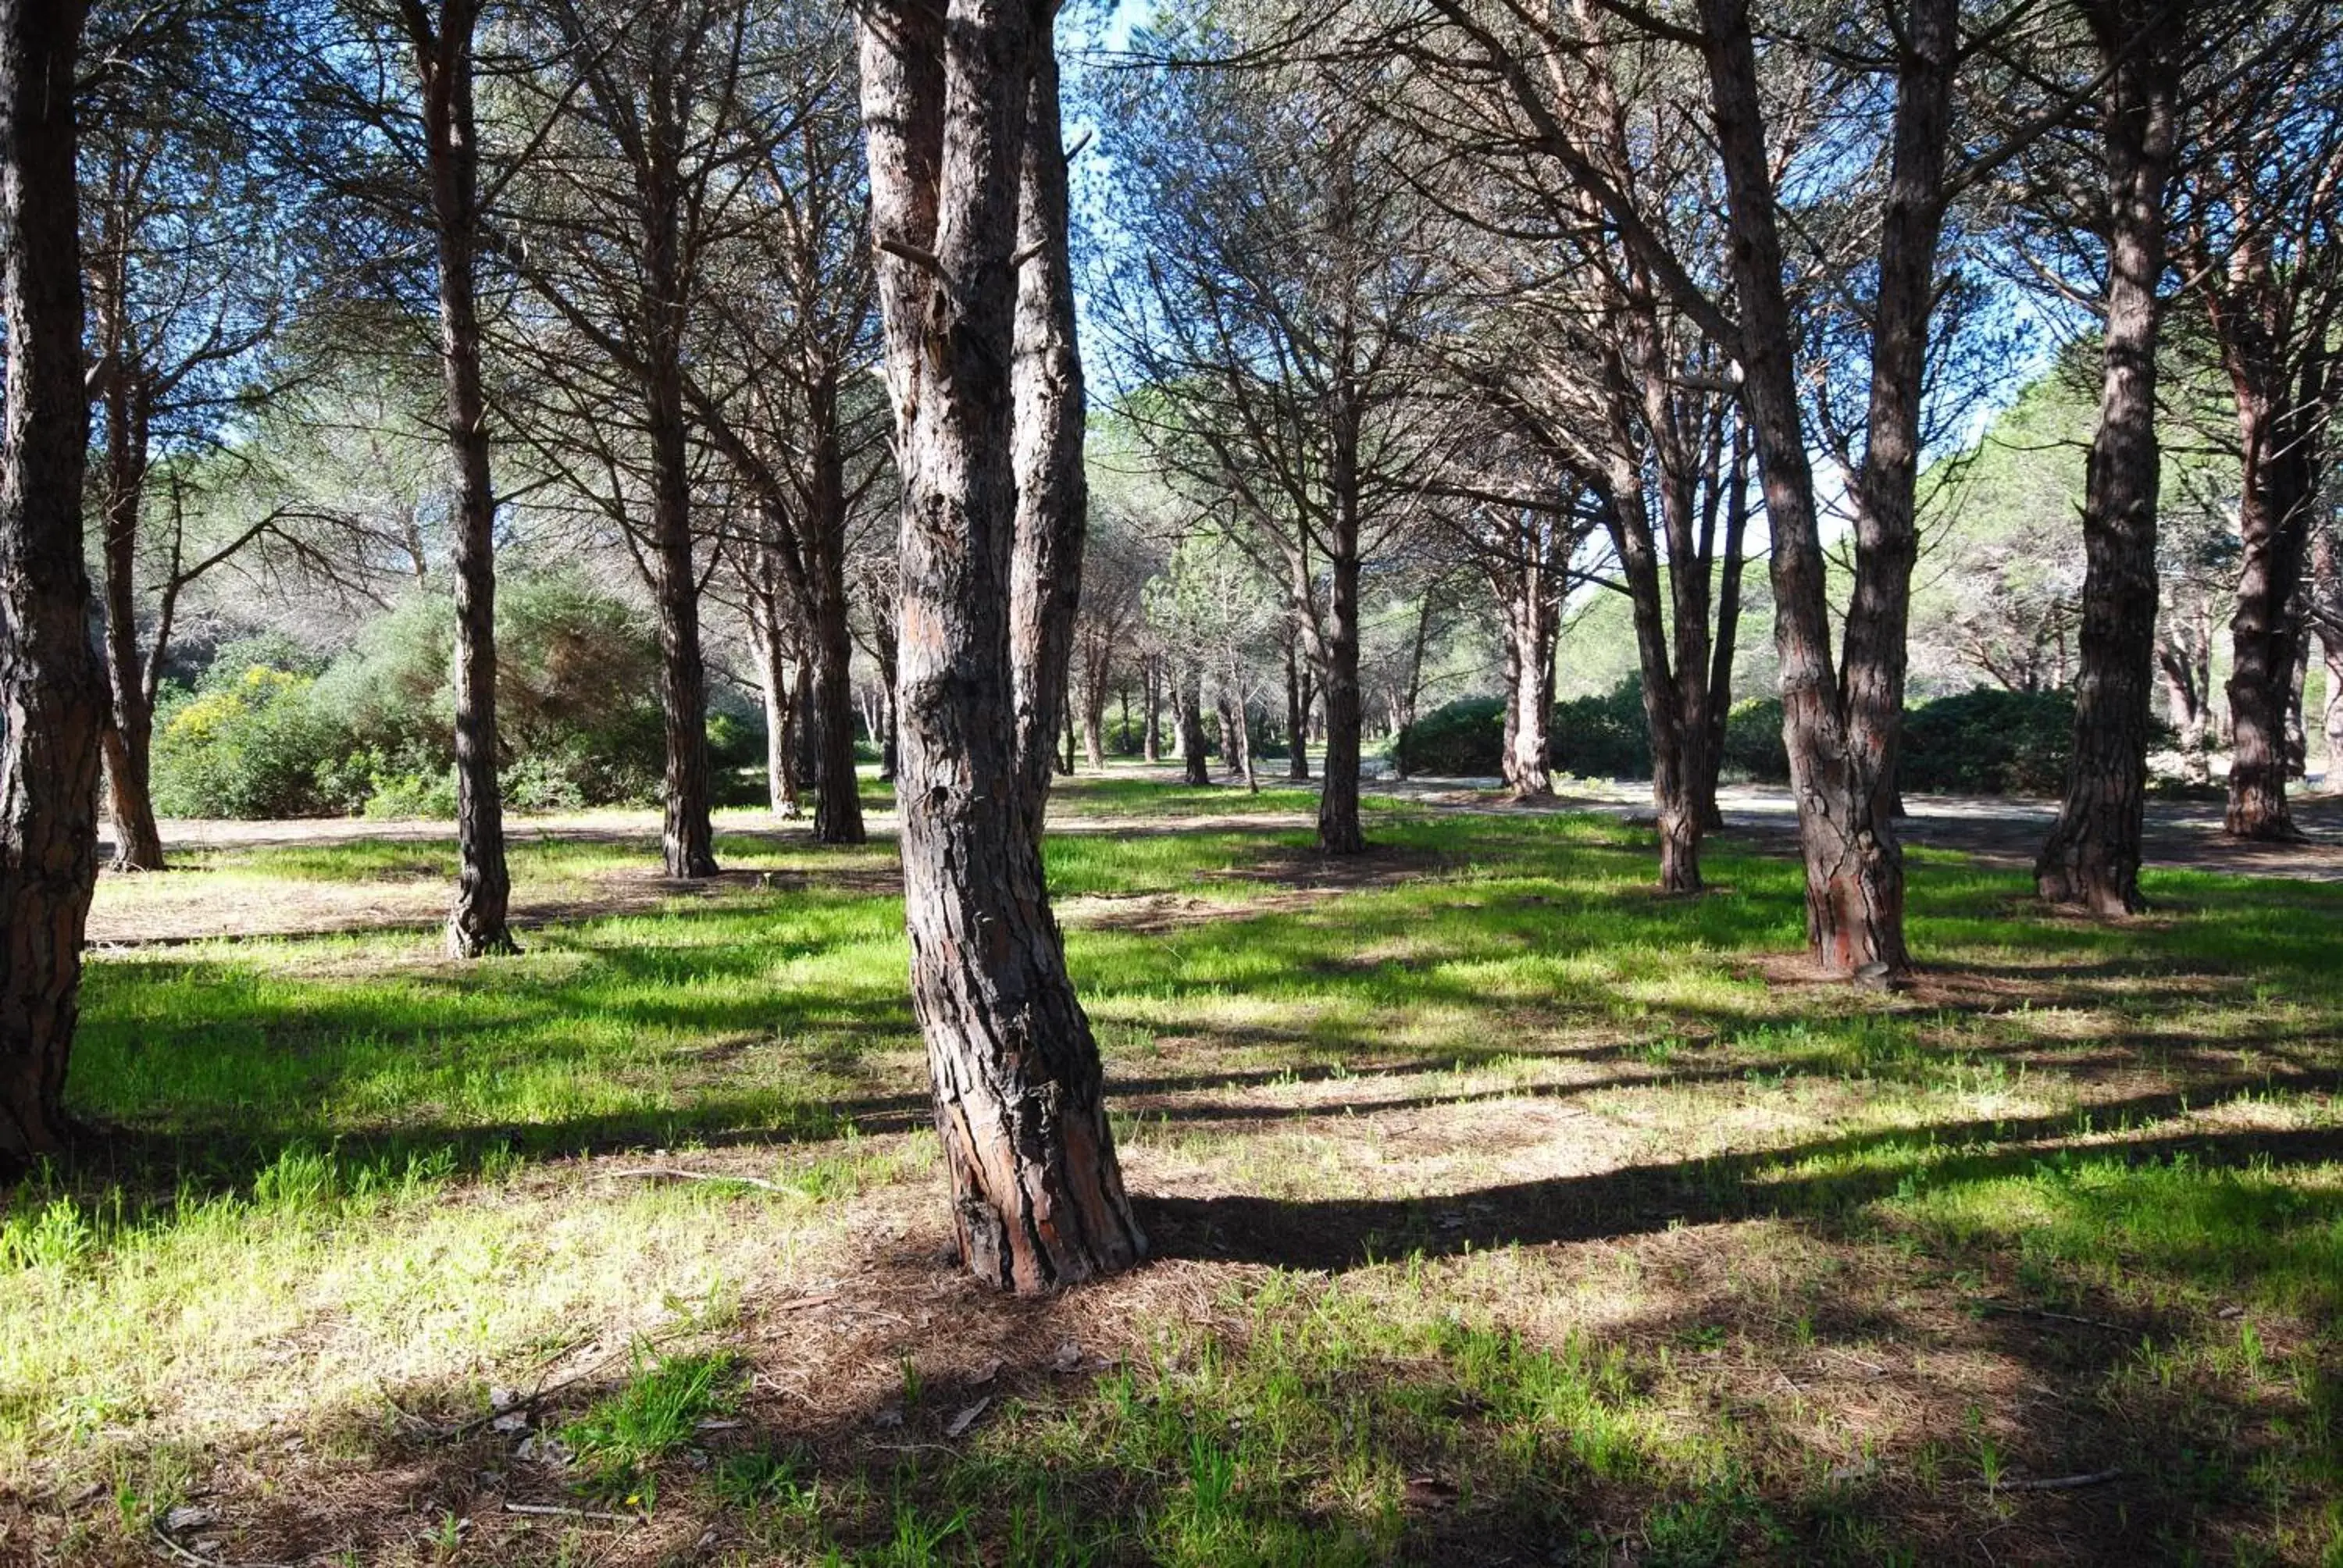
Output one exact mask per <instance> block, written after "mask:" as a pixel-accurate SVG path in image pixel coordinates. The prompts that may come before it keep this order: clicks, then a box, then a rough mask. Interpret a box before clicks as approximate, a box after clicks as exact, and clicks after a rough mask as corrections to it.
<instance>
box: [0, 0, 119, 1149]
mask: <svg viewBox="0 0 2343 1568" xmlns="http://www.w3.org/2000/svg"><path fill="white" fill-rule="evenodd" d="M81 24H82V7H81V5H78V4H75V3H74V0H16V3H15V4H14V5H8V6H6V7H5V8H0V317H5V331H6V337H7V344H8V354H7V420H6V426H5V431H0V620H5V625H6V626H7V628H8V632H9V635H7V636H6V637H5V638H0V719H5V727H6V732H5V738H0V922H5V923H0V1181H11V1180H13V1179H14V1178H15V1177H16V1176H17V1175H19V1174H20V1173H22V1172H23V1171H25V1169H26V1168H27V1167H29V1166H30V1165H31V1164H32V1163H33V1162H34V1161H36V1160H39V1159H42V1158H44V1157H45V1156H49V1155H55V1154H59V1153H62V1152H63V1151H65V1145H66V1141H67V1131H68V1130H67V1125H66V1121H65V1070H66V1066H67V1064H68V1062H69V1061H70V1060H71V1058H72V1054H73V1039H74V1026H75V1021H76V1019H77V1016H78V1011H79V1005H80V992H81V952H82V938H83V932H84V929H85V922H86V920H87V919H88V915H89V900H90V893H91V890H92V888H93V886H94V885H95V883H96V876H97V770H98V749H99V737H100V734H101V732H102V731H103V730H104V729H105V728H106V675H105V671H104V670H103V669H102V668H100V666H99V663H98V660H97V658H96V654H95V652H94V651H93V650H92V649H91V648H90V645H89V621H88V617H89V608H90V604H89V575H88V570H87V568H86V567H85V565H84V561H83V555H82V485H83V480H84V477H85V464H86V462H87V447H88V440H89V405H88V401H87V395H86V393H85V390H84V388H83V384H82V280H81V210H80V193H79V190H78V188H77V186H76V185H75V167H74V67H75V56H76V55H77V54H78V52H79V46H80V42H81Z"/></svg>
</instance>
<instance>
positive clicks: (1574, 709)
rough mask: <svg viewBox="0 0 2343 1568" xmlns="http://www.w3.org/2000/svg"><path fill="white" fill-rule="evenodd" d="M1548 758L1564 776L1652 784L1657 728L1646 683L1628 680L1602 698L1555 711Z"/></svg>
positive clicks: (1558, 705)
mask: <svg viewBox="0 0 2343 1568" xmlns="http://www.w3.org/2000/svg"><path fill="white" fill-rule="evenodd" d="M1546 752H1547V756H1548V758H1549V759H1551V760H1552V762H1553V763H1554V770H1555V771H1556V772H1558V773H1568V774H1573V775H1574V776H1576V777H1578V778H1582V779H1648V778H1650V777H1651V776H1652V727H1651V724H1650V722H1649V721H1648V720H1647V719H1645V718H1644V689H1643V685H1642V683H1641V682H1640V681H1636V680H1623V681H1621V682H1620V683H1619V684H1618V685H1616V686H1614V687H1613V688H1612V689H1610V691H1608V692H1607V693H1605V694H1604V695H1603V696H1601V697H1576V698H1573V699H1570V700H1569V701H1567V702H1557V703H1555V704H1554V718H1553V719H1552V720H1551V728H1550V729H1548V730H1547V732H1546Z"/></svg>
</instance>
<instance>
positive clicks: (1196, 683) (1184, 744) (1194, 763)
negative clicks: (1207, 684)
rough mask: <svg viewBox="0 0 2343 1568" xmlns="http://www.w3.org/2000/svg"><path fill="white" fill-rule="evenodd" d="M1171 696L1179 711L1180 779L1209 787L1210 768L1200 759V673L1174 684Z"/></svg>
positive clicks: (1202, 695)
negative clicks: (1174, 689)
mask: <svg viewBox="0 0 2343 1568" xmlns="http://www.w3.org/2000/svg"><path fill="white" fill-rule="evenodd" d="M1172 685H1173V686H1174V687H1175V688H1176V691H1175V692H1174V695H1173V700H1175V701H1176V702H1177V703H1178V704H1179V707H1180V763H1181V768H1182V778H1183V779H1184V781H1185V782H1187V783H1190V784H1210V783H1211V782H1212V767H1211V765H1210V763H1209V761H1208V760H1207V759H1206V758H1205V755H1204V672H1203V671H1202V670H1201V669H1200V670H1198V671H1196V672H1195V674H1194V676H1193V677H1192V678H1190V679H1187V680H1174V681H1173V682H1172Z"/></svg>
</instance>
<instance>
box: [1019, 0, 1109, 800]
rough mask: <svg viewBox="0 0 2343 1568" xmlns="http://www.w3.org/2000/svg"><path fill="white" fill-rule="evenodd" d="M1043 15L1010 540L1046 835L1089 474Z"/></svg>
mask: <svg viewBox="0 0 2343 1568" xmlns="http://www.w3.org/2000/svg"><path fill="white" fill-rule="evenodd" d="M1027 3H1029V4H1033V5H1044V7H1045V8H1043V9H1041V12H1040V16H1041V42H1040V45H1039V46H1038V48H1037V50H1036V53H1035V54H1034V56H1033V60H1032V66H1031V71H1030V73H1029V74H1028V79H1027V80H1026V82H1025V83H1024V85H1022V86H1021V88H1020V89H1019V93H1020V96H1021V106H1022V108H1023V111H1024V122H1025V123H1024V135H1023V136H1022V138H1021V146H1019V148H1018V150H1017V158H1018V167H1017V171H1016V182H1017V213H1016V237H1017V252H1016V254H1017V256H1018V266H1017V269H1016V278H1015V281H1014V286H1015V289H1016V304H1015V314H1014V322H1013V327H1012V333H1013V337H1012V344H1013V348H1012V352H1013V355H1014V357H1013V359H1012V361H1011V371H1010V387H1011V398H1012V400H1013V403H1014V415H1013V417H1014V421H1015V437H1014V439H1015V442H1016V446H1015V448H1014V451H1013V454H1012V456H1013V461H1014V464H1015V470H1014V472H1015V483H1016V495H1017V510H1016V534H1015V539H1014V542H1013V544H1012V545H1011V568H1010V599H1009V602H1010V628H1009V642H1010V667H1011V684H1012V689H1013V691H1014V695H1015V701H1016V711H1017V726H1018V737H1017V744H1018V759H1019V766H1018V773H1019V798H1020V799H1021V802H1022V804H1023V807H1024V809H1025V811H1026V813H1027V815H1028V816H1029V817H1030V819H1031V829H1032V833H1033V836H1034V838H1035V839H1036V840H1037V841H1038V840H1039V839H1040V837H1041V828H1042V821H1043V819H1044V818H1045V817H1046V816H1047V815H1048V809H1049V800H1050V781H1051V771H1052V768H1053V763H1054V760H1055V759H1054V757H1053V755H1052V753H1053V751H1054V749H1055V748H1054V747H1052V746H1051V736H1052V734H1053V733H1054V731H1055V728H1056V725H1057V722H1058V720H1059V718H1060V716H1061V713H1062V714H1063V716H1064V719H1065V733H1066V739H1067V746H1066V764H1065V770H1066V771H1067V772H1068V773H1071V772H1072V771H1073V770H1074V763H1073V744H1072V741H1073V722H1072V719H1073V714H1072V707H1071V701H1072V694H1071V690H1070V689H1069V686H1070V683H1069V681H1068V679H1067V669H1068V667H1069V666H1070V664H1071V660H1072V657H1073V644H1074V616H1075V612H1076V611H1077V610H1078V609H1079V608H1081V592H1082V546H1083V542H1084V538H1085V536H1086V534H1087V532H1088V530H1089V526H1090V490H1089V487H1088V483H1087V481H1086V479H1085V478H1084V476H1083V471H1082V427H1083V391H1082V364H1081V350H1080V347H1079V346H1078V344H1077V342H1076V339H1075V323H1074V276H1073V260H1072V256H1071V252H1070V251H1069V249H1068V248H1067V245H1066V233H1067V218H1068V206H1067V203H1068V194H1067V186H1066V148H1065V138H1064V132H1063V130H1062V128H1061V124H1060V117H1059V108H1058V61H1057V54H1056V51H1055V49H1054V48H1053V47H1052V46H1051V43H1050V40H1049V29H1050V18H1051V17H1052V16H1054V15H1056V9H1057V7H1056V4H1055V0H1046V5H1045V0H1027Z"/></svg>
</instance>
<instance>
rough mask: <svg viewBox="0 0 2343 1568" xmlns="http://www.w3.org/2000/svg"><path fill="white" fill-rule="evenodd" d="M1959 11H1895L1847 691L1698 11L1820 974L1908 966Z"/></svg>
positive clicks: (1761, 153)
mask: <svg viewBox="0 0 2343 1568" xmlns="http://www.w3.org/2000/svg"><path fill="white" fill-rule="evenodd" d="M1954 13H1955V6H1954V0H1914V4H1912V5H1910V6H1908V7H1907V9H1906V14H1905V17H1904V23H1905V25H1904V30H1903V45H1904V47H1903V55H1902V58H1901V60H1900V61H1899V65H1898V72H1897V89H1896V110H1895V120H1894V126H1893V130H1892V142H1893V151H1892V155H1891V166H1890V170H1889V175H1888V181H1887V188H1886V191H1885V199H1884V203H1883V210H1882V215H1881V216H1882V224H1881V236H1880V244H1879V269H1878V270H1879V276H1878V282H1877V298H1876V301H1875V306H1874V308H1873V317H1874V319H1873V327H1872V335H1871V337H1872V383H1871V401H1870V407H1869V410H1868V413H1869V419H1868V431H1869V434H1868V440H1867V444H1866V447H1865V454H1864V459H1863V464H1862V468H1861V472H1860V473H1859V474H1858V475H1857V476H1856V483H1855V492H1856V498H1857V500H1858V518H1857V522H1856V528H1855V542H1856V561H1855V585H1854V594H1853V598H1852V602H1851V603H1850V605H1849V608H1848V611H1847V615H1846V649H1845V692H1844V696H1843V697H1842V694H1841V685H1840V677H1839V672H1838V671H1837V670H1836V669H1835V668H1834V667H1833V661H1832V658H1831V648H1830V635H1831V625H1830V622H1831V614H1830V601H1829V595H1828V585H1827V578H1826V570H1825V556H1824V552H1823V548H1822V541H1821V536H1820V533H1819V530H1818V528H1817V525H1816V509H1815V489H1814V472H1813V468H1812V466H1811V464H1810V463H1809V461H1808V458H1807V454H1806V443H1805V430H1804V427H1803V424H1802V418H1801V407H1800V402H1799V396H1798V357H1797V356H1798V349H1797V346H1798V343H1799V335H1798V333H1797V330H1796V324H1795V320H1794V318H1793V317H1792V314H1791V311H1790V308H1789V301H1788V298H1787V295H1786V291H1785V286H1784V283H1783V277H1784V261H1783V251H1782V244H1781V236H1780V231H1779V227H1778V224H1777V220H1776V216H1775V196H1774V188H1773V174H1772V168H1771V166H1770V164H1769V162H1768V157H1767V150H1768V149H1767V142H1766V135H1765V116H1764V110H1763V107H1762V105H1761V102H1760V99H1759V95H1758V86H1757V63H1756V52H1755V40H1754V38H1753V36H1752V34H1751V29H1750V23H1749V14H1748V8H1747V3H1746V0H1701V4H1700V15H1701V18H1702V23H1703V30H1704V35H1705V48H1704V54H1705V55H1706V60H1707V65H1708V71H1709V79H1710V86H1711V91H1712V99H1713V103H1712V107H1713V109H1714V111H1715V125H1716V136H1717V145H1718V149H1719V152H1720V154H1721V157H1722V162H1723V166H1724V172H1725V187H1726V196H1727V206H1728V207H1729V216H1730V223H1729V226H1730V231H1731V246H1730V250H1731V260H1732V271H1733V277H1734V282H1735V293H1736V295H1737V297H1738V298H1739V301H1740V307H1741V334H1742V339H1743V343H1742V353H1741V356H1740V357H1741V359H1742V363H1743V367H1744V381H1743V385H1742V403H1743V407H1744V410H1745V413H1746V415H1747V417H1748V419H1749V423H1750V426H1751V429H1752V434H1753V435H1754V437H1755V444H1756V449H1757V455H1758V466H1759V472H1760V473H1761V474H1762V476H1763V477H1764V481H1765V502H1766V512H1767V517H1768V520H1769V522H1770V525H1771V532H1772V536H1773V546H1774V548H1773V578H1774V598H1775V648H1776V650H1777V651H1778V653H1779V655H1780V660H1781V667H1782V708H1783V721H1782V735H1783V741H1784V745H1785V749H1786V750H1787V751H1788V753H1789V758H1790V775H1791V788H1792V790H1793V793H1794V795H1795V799H1796V801H1797V809H1798V838H1799V846H1800V850H1801V854H1802V858H1803V859H1804V860H1805V870H1806V928H1807V939H1808V947H1809V949H1810V950H1811V952H1812V954H1813V956H1814V959H1815V963H1816V964H1817V965H1818V966H1819V967H1821V968H1822V969H1823V970H1825V971H1826V972H1829V973H1833V974H1840V975H1850V976H1865V977H1873V976H1876V977H1883V978H1884V977H1890V976H1894V975H1896V974H1899V973H1902V972H1904V971H1906V970H1908V969H1909V968H1910V967H1911V959H1910V955H1909V954H1908V952H1907V951H1906V947H1905V942H1904V862H1903V855H1902V852H1901V849H1900V848H1899V846H1898V845H1897V843H1896V832H1895V825H1894V822H1893V820H1892V819H1891V818H1890V816H1889V815H1888V807H1889V805H1890V804H1891V797H1892V795H1893V792H1894V782H1895V742H1896V726H1897V724H1898V722H1899V719H1900V717H1901V714H1902V709H1903V695H1904V693H1903V685H1904V660H1905V636H1904V633H1905V628H1906V618H1907V613H1908V608H1909V604H1910V590H1911V567H1912V560H1913V557H1914V553H1915V549H1916V540H1915V538H1914V536H1913V528H1912V521H1913V516H1912V515H1913V503H1914V497H1913V485H1914V480H1915V478H1916V471H1917V463H1918V457H1919V440H1918V421H1919V401H1920V395H1921V389H1922V379H1923V377H1922V371H1923V368H1924V366H1925V362H1926V349H1927V331H1928V321H1929V317H1930V314H1931V308H1932V305H1933V302H1934V295H1935V287H1936V242H1937V238H1938V236H1939V234H1940V233H1941V229H1942V223H1943V206H1942V203H1943V190H1944V167H1945V159H1946V147H1947V146H1948V144H1949V141H1950V126H1949V116H1950V108H1951V98H1952V74H1953V56H1954V38H1953V34H1954V21H1955V14H1954Z"/></svg>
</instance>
